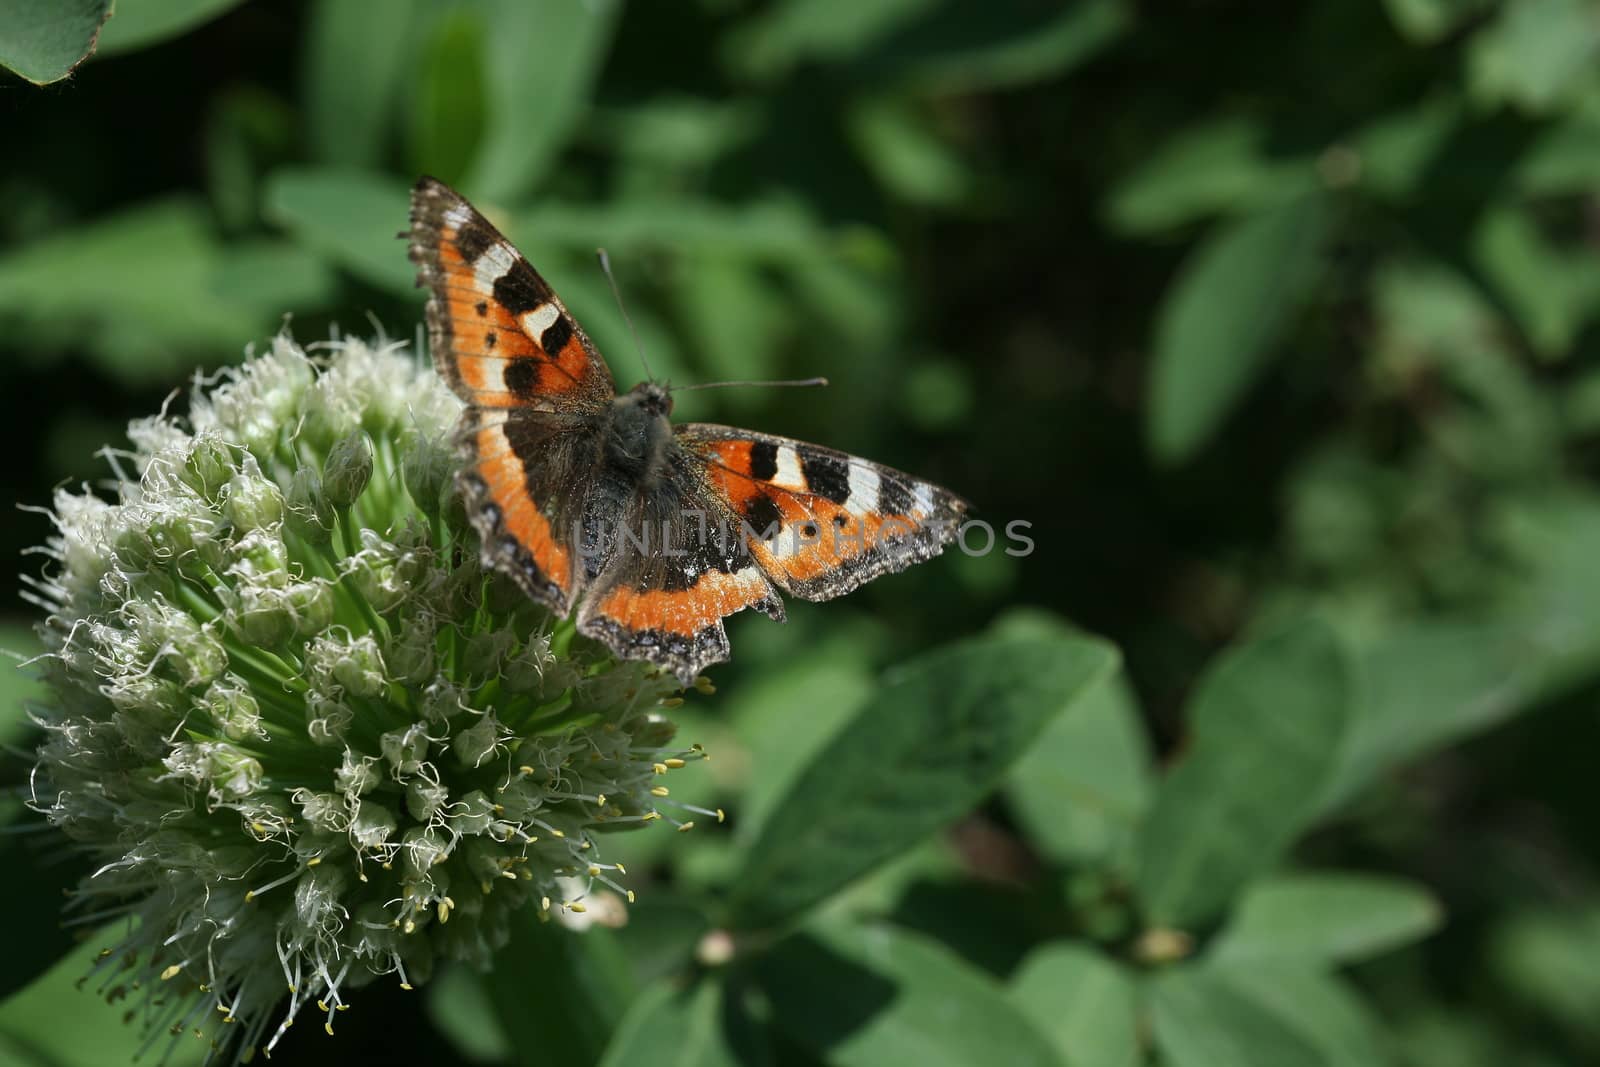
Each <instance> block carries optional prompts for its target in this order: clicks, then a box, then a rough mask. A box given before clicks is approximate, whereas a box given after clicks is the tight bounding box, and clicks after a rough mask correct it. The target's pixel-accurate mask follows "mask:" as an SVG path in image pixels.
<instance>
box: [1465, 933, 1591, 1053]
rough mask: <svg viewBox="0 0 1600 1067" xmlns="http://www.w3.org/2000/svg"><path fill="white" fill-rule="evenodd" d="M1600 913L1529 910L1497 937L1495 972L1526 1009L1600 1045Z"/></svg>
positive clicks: (1492, 965) (1492, 961) (1492, 950)
mask: <svg viewBox="0 0 1600 1067" xmlns="http://www.w3.org/2000/svg"><path fill="white" fill-rule="evenodd" d="M1597 954H1600V909H1597V908H1596V907H1595V906H1594V905H1593V904H1586V905H1585V906H1583V907H1582V908H1579V909H1573V910H1569V911H1554V910H1546V909H1543V908H1540V909H1536V910H1535V909H1528V910H1524V911H1522V912H1521V913H1518V914H1513V915H1511V916H1510V917H1509V918H1507V919H1505V920H1504V921H1502V922H1501V923H1500V924H1499V925H1498V926H1497V927H1496V928H1495V930H1494V931H1493V935H1492V937H1491V940H1490V948H1489V967H1490V970H1491V971H1492V972H1493V973H1494V974H1495V975H1496V976H1497V977H1498V978H1499V980H1500V982H1501V985H1502V988H1504V989H1506V990H1507V991H1508V992H1509V993H1510V994H1511V995H1512V996H1513V997H1515V998H1516V999H1517V1000H1518V1001H1520V1002H1521V1003H1522V1004H1525V1005H1527V1006H1528V1007H1529V1008H1531V1009H1532V1010H1534V1011H1536V1012H1537V1013H1538V1014H1539V1015H1541V1016H1543V1017H1545V1018H1547V1019H1549V1020H1551V1021H1553V1022H1556V1023H1558V1024H1560V1025H1561V1026H1563V1027H1567V1028H1570V1029H1571V1030H1573V1031H1575V1032H1577V1033H1579V1034H1583V1035H1584V1036H1585V1037H1586V1038H1587V1039H1588V1040H1589V1041H1590V1042H1600V1019H1597V1018H1596V1016H1595V1011H1594V1006H1595V1004H1596V1003H1597V1002H1600V972H1597V971H1596V969H1595V962H1594V961H1595V958H1596V955H1597Z"/></svg>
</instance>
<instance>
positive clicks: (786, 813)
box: [729, 636, 1116, 927]
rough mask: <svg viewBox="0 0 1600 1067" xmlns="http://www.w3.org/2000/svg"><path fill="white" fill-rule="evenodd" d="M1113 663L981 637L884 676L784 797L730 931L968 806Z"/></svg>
mask: <svg viewBox="0 0 1600 1067" xmlns="http://www.w3.org/2000/svg"><path fill="white" fill-rule="evenodd" d="M1115 663H1116V653H1115V651H1114V650H1113V649H1112V648H1111V647H1110V646H1108V645H1106V644H1105V643H1104V642H1101V641H1097V640H1094V639H1091V638H1078V637H1065V636H1062V637H1054V638H1049V637H1039V638H1016V639H1004V638H994V637H988V638H977V639H972V640H967V641H960V642H956V643H954V644H951V645H947V646H945V647H944V648H941V649H938V650H936V651H934V652H932V653H929V654H927V655H925V656H922V657H920V658H918V659H915V660H913V661H911V662H910V663H907V664H905V665H904V666H902V667H901V668H899V669H898V670H896V671H894V672H892V674H890V675H889V676H887V677H886V678H885V680H884V683H883V685H882V686H881V687H880V688H879V689H878V691H877V692H876V693H875V694H874V695H873V697H872V699H870V700H869V701H868V702H867V704H866V706H865V707H863V708H862V709H861V710H860V711H859V712H858V713H857V714H856V715H855V717H854V718H853V719H851V721H850V722H849V723H847V724H846V725H845V726H844V728H843V729H841V730H840V731H839V732H837V733H836V734H834V736H833V738H832V740H831V741H830V742H829V743H828V744H827V745H826V746H825V747H824V748H823V749H822V750H821V751H820V752H819V753H818V754H817V756H816V757H815V758H814V759H813V760H812V761H811V763H810V765H809V766H808V767H807V768H806V769H805V770H804V771H803V772H801V774H800V775H799V776H798V777H797V778H796V779H795V780H794V782H793V784H792V785H791V787H790V789H789V791H788V792H787V793H786V794H785V795H784V797H783V798H782V799H781V800H779V801H778V804H777V807H776V809H775V810H774V811H773V813H772V815H771V817H770V818H768V819H767V821H766V824H765V826H764V827H763V830H762V835H761V838H760V839H759V840H758V841H756V842H755V844H754V845H753V846H752V847H751V849H750V852H749V857H748V859H747V861H746V864H745V867H744V870H743V873H741V874H740V875H739V876H738V877H737V878H736V879H735V880H734V882H733V886H734V889H733V895H732V899H731V900H730V902H729V910H730V919H731V922H732V923H733V924H734V925H738V926H744V927H750V926H760V925H769V924H775V923H780V922H783V921H785V920H787V919H789V918H791V917H793V916H795V915H797V914H798V913H800V912H802V911H804V910H805V909H807V908H809V907H811V906H812V905H814V904H816V903H818V902H819V901H821V900H822V899H823V898H824V897H826V896H827V895H828V894H830V893H832V892H834V891H836V890H838V889H840V888H842V887H843V886H844V885H846V884H847V883H849V882H850V881H851V880H853V879H855V878H857V877H859V876H860V875H863V874H865V873H866V872H867V871H869V870H871V869H872V868H873V867H876V866H877V865H878V864H880V863H882V862H884V861H885V860H887V859H890V858H891V857H893V856H895V855H897V854H898V853H900V852H903V851H905V850H906V849H908V848H910V847H911V846H912V845H914V844H916V843H917V842H918V841H920V840H921V839H922V838H924V837H926V836H927V835H929V834H931V833H933V832H934V831H935V830H937V829H938V828H939V827H941V826H943V825H944V824H945V823H947V822H950V821H951V820H953V819H955V818H957V817H959V816H960V815H962V814H963V813H965V812H967V811H968V810H970V809H971V808H972V807H973V806H974V805H976V804H977V803H978V802H979V801H981V800H982V799H983V798H984V797H985V796H986V795H987V794H988V793H989V792H990V791H991V790H993V789H994V787H995V786H996V785H997V784H998V782H999V781H1000V778H1001V776H1002V775H1004V774H1005V772H1006V770H1007V769H1008V768H1009V767H1010V766H1011V764H1012V763H1013V762H1014V761H1015V760H1016V759H1017V758H1018V757H1019V756H1020V755H1021V754H1022V753H1023V752H1024V751H1025V750H1026V749H1027V747H1028V745H1029V744H1031V743H1032V742H1033V741H1034V740H1035V738H1037V737H1038V735H1039V733H1040V731H1041V730H1042V729H1043V728H1044V726H1045V725H1046V724H1047V723H1048V722H1049V721H1050V720H1051V718H1052V717H1054V716H1055V715H1058V714H1061V713H1062V712H1063V711H1064V710H1065V709H1067V708H1068V707H1069V706H1070V705H1072V704H1073V703H1074V702H1075V701H1077V700H1078V699H1079V698H1080V697H1081V696H1082V695H1083V694H1084V693H1085V692H1086V691H1087V690H1088V689H1089V688H1090V686H1091V685H1092V684H1093V683H1094V682H1096V681H1098V680H1099V679H1100V678H1101V677H1102V676H1103V675H1104V674H1106V673H1107V672H1108V671H1110V670H1111V669H1112V668H1113V666H1114V664H1115Z"/></svg>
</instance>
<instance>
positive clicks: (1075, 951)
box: [1011, 942, 1143, 1067]
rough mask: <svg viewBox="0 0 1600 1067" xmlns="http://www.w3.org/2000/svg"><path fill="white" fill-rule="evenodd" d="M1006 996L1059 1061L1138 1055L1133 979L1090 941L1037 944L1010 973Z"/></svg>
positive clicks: (1120, 1062) (1116, 1062) (1084, 1065)
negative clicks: (1051, 1045)
mask: <svg viewBox="0 0 1600 1067" xmlns="http://www.w3.org/2000/svg"><path fill="white" fill-rule="evenodd" d="M1011 999H1012V1001H1013V1002H1014V1003H1015V1004H1016V1005H1017V1006H1018V1007H1020V1008H1021V1009H1022V1010H1023V1012H1025V1013H1026V1014H1027V1015H1028V1017H1029V1018H1030V1019H1032V1020H1033V1024H1034V1025H1035V1026H1037V1027H1038V1028H1039V1032H1040V1033H1042V1034H1044V1035H1046V1036H1047V1037H1049V1038H1050V1040H1051V1041H1052V1042H1053V1043H1054V1044H1055V1047H1056V1052H1057V1054H1058V1055H1059V1056H1060V1057H1061V1062H1062V1063H1063V1064H1064V1065H1065V1067H1136V1065H1137V1064H1139V1063H1141V1062H1142V1061H1143V1053H1142V1050H1141V1049H1140V1046H1139V1025H1140V1024H1139V994H1138V985H1137V983H1136V981H1135V979H1134V977H1133V976H1132V975H1131V974H1129V973H1128V972H1127V971H1126V970H1124V969H1123V968H1122V966H1121V965H1119V964H1117V963H1115V962H1113V961H1112V960H1110V959H1107V958H1106V957H1105V956H1104V955H1102V954H1101V952H1100V951H1099V950H1098V949H1096V948H1094V947H1093V946H1092V945H1089V944H1084V943H1078V942H1054V943H1051V944H1046V945H1042V946H1040V947H1039V948H1038V949H1036V950H1034V951H1033V952H1032V953H1030V954H1029V956H1028V958H1027V959H1026V960H1024V961H1023V963H1022V966H1021V967H1020V968H1019V969H1018V970H1017V973H1016V974H1014V975H1013V976H1012V978H1011Z"/></svg>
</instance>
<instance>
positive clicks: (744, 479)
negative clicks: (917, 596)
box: [677, 423, 967, 600]
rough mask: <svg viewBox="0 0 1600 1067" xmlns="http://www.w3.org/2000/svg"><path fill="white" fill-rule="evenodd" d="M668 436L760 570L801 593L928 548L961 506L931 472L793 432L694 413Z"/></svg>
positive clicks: (939, 544)
mask: <svg viewBox="0 0 1600 1067" xmlns="http://www.w3.org/2000/svg"><path fill="white" fill-rule="evenodd" d="M677 439H678V442H679V444H680V445H681V446H682V448H683V450H684V451H685V452H686V453H688V454H689V455H692V456H694V457H696V458H697V459H698V460H699V462H700V463H701V464H702V470H703V478H704V481H705V484H706V487H707V489H708V490H709V491H710V495H711V496H712V497H714V498H715V499H716V500H718V501H719V502H721V505H722V507H723V509H724V510H725V512H726V513H727V514H728V515H729V516H730V517H731V519H732V520H733V521H734V522H735V523H737V524H740V527H739V528H741V529H742V532H743V534H744V541H745V545H746V547H747V549H748V551H749V553H750V555H751V557H752V558H753V559H754V560H755V561H756V562H757V563H758V564H759V565H760V567H761V569H762V571H763V572H764V573H765V574H766V575H767V577H768V578H769V579H770V580H771V581H772V582H773V584H774V585H776V586H777V587H778V588H779V589H782V590H783V591H784V592H786V593H789V594H791V595H793V596H797V597H801V598H802V599H805V600H831V599H833V598H834V597H836V596H843V595H844V594H845V593H848V592H850V591H851V590H852V589H855V588H857V587H858V586H860V585H862V584H863V583H865V582H868V581H871V580H872V579H873V578H876V577H878V576H879V575H880V574H889V573H892V572H894V571H899V570H904V569H905V568H906V567H909V566H910V565H911V564H913V563H918V562H921V561H922V560H925V559H928V558H930V557H932V556H936V555H938V554H939V553H940V552H941V551H943V550H944V546H945V545H947V544H949V543H950V542H951V541H952V540H954V539H955V536H956V531H957V530H958V529H959V527H960V525H961V521H962V518H963V516H964V515H965V513H966V510H967V503H966V502H965V501H964V500H962V499H961V498H960V497H957V496H956V495H955V494H954V493H951V492H949V491H947V490H945V489H941V488H939V487H938V486H936V485H934V484H932V483H931V482H925V481H921V480H920V479H917V478H913V477H912V476H911V475H909V474H903V473H901V472H900V471H896V470H891V469H890V468H888V467H885V466H882V465H881V464H877V463H873V462H871V461H870V460H865V459H862V458H860V457H859V456H851V455H848V454H846V453H843V452H836V451H834V450H833V449H829V448H821V447H819V446H817V445H812V444H807V443H805V442H803V441H793V440H790V439H788V438H784V437H773V436H770V435H768V434H758V433H752V432H750V431H749V430H738V429H734V428H732V427H729V426H712V425H707V424H703V423H689V424H686V425H683V426H679V427H678V428H677Z"/></svg>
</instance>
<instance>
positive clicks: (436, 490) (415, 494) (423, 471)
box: [400, 435, 456, 518]
mask: <svg viewBox="0 0 1600 1067" xmlns="http://www.w3.org/2000/svg"><path fill="white" fill-rule="evenodd" d="M407 443H408V444H409V445H410V447H409V448H408V449H407V450H406V453H405V460H404V461H403V462H402V463H401V466H400V476H401V478H403V479H404V480H405V484H406V492H407V493H409V494H411V499H412V500H414V501H416V504H417V507H418V508H420V509H421V510H422V513H423V514H424V515H426V516H428V517H429V518H436V517H437V516H438V515H439V510H440V508H441V507H442V505H443V504H444V495H445V493H446V491H447V490H448V489H449V487H450V484H451V480H452V478H453V477H454V475H455V471H456V458H455V456H454V454H453V452H452V450H451V449H449V448H447V447H446V446H445V444H444V443H443V442H442V441H436V440H434V439H433V438H428V437H421V436H420V435H414V436H413V438H412V439H411V440H409V441H408V442H407Z"/></svg>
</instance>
